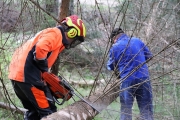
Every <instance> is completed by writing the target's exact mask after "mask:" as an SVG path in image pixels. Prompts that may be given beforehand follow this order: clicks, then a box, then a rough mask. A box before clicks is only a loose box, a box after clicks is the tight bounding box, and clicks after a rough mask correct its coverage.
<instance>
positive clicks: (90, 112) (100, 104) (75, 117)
mask: <svg viewBox="0 0 180 120" xmlns="http://www.w3.org/2000/svg"><path fill="white" fill-rule="evenodd" d="M114 85H116V84H114ZM110 88H112V85H109V86H108V87H107V89H106V91H108V90H109V89H110ZM98 91H99V90H98ZM118 91H119V85H116V87H114V88H113V89H111V90H110V91H109V92H107V93H106V92H103V91H99V92H97V93H95V94H93V95H91V96H89V98H85V100H86V101H88V102H89V103H92V104H91V105H92V106H94V107H95V108H96V109H97V110H98V111H100V112H101V111H102V110H104V109H106V107H107V106H108V105H110V104H111V103H112V102H113V101H114V100H115V99H116V98H117V97H118V95H119V92H118ZM104 93H106V95H104ZM100 96H101V97H100ZM97 98H99V99H97ZM96 99H97V100H96ZM97 114H98V112H97V111H96V110H94V109H93V108H92V107H90V106H89V105H88V104H86V103H85V102H83V101H82V100H80V101H77V102H75V103H74V104H72V105H69V106H67V107H66V108H64V109H61V110H59V111H57V112H55V113H53V114H51V115H49V116H47V117H46V118H43V119H42V120H92V119H93V118H94V117H95V116H96V115H97Z"/></svg>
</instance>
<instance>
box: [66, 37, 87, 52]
mask: <svg viewBox="0 0 180 120" xmlns="http://www.w3.org/2000/svg"><path fill="white" fill-rule="evenodd" d="M82 42H84V39H83V37H75V38H74V39H73V41H72V42H71V44H69V45H68V46H67V47H66V48H67V49H70V48H74V47H76V46H77V45H79V44H81V43H82Z"/></svg>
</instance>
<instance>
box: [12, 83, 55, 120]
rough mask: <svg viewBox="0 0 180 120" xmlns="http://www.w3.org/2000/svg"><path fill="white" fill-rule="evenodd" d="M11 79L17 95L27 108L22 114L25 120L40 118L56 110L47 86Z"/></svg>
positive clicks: (37, 119) (38, 119)
mask: <svg viewBox="0 0 180 120" xmlns="http://www.w3.org/2000/svg"><path fill="white" fill-rule="evenodd" d="M11 81H12V85H13V88H14V91H15V93H16V95H17V97H18V98H19V99H20V100H21V102H22V104H23V106H24V108H25V109H27V112H26V113H25V115H24V119H25V120H40V119H41V118H43V117H45V116H47V115H49V114H51V113H53V112H56V111H57V108H56V106H55V102H54V101H53V97H52V94H51V92H50V90H49V88H48V87H47V86H44V87H43V88H37V87H36V86H33V85H31V84H29V83H24V82H18V81H14V80H11Z"/></svg>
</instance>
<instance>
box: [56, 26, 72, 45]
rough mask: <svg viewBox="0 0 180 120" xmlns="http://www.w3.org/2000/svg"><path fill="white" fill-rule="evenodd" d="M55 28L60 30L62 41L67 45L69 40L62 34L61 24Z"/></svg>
mask: <svg viewBox="0 0 180 120" xmlns="http://www.w3.org/2000/svg"><path fill="white" fill-rule="evenodd" d="M57 28H58V29H59V30H60V31H61V34H62V43H63V45H64V46H65V47H66V46H67V45H69V42H68V41H67V39H66V36H65V34H64V29H63V27H62V26H58V27H57Z"/></svg>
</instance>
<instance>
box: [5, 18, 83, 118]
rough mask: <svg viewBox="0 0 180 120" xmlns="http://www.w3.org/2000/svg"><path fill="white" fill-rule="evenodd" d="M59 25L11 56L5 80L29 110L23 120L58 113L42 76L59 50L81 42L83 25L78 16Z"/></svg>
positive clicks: (41, 34)
mask: <svg viewBox="0 0 180 120" xmlns="http://www.w3.org/2000/svg"><path fill="white" fill-rule="evenodd" d="M61 23H62V24H61V25H60V26H57V27H54V28H47V29H44V30H42V31H40V32H39V33H37V34H36V35H35V37H33V38H32V39H31V40H28V41H27V42H26V43H24V44H23V45H22V46H21V47H19V48H18V49H17V50H16V51H15V52H14V54H13V57H12V61H11V63H10V66H9V76H8V77H9V79H10V80H11V81H12V85H13V88H14V91H15V93H16V95H17V97H18V98H19V99H20V100H21V102H22V104H23V106H24V108H26V109H27V110H28V111H27V112H26V113H25V115H24V120H40V119H41V118H43V117H45V116H47V115H49V114H51V113H53V112H56V111H57V108H56V106H55V102H54V100H53V97H52V94H51V92H50V90H49V88H48V87H47V86H46V85H45V84H44V82H43V80H42V73H43V72H47V71H48V69H49V68H51V67H52V65H53V64H54V62H55V60H56V59H57V57H58V55H59V53H61V51H62V50H64V49H65V48H67V49H69V48H73V47H75V46H77V45H78V44H80V43H82V42H83V41H84V38H85V35H86V29H85V25H84V23H83V21H82V20H81V19H79V18H78V16H77V15H72V16H68V17H66V18H65V19H63V20H62V21H61Z"/></svg>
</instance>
